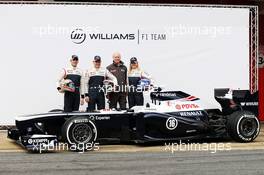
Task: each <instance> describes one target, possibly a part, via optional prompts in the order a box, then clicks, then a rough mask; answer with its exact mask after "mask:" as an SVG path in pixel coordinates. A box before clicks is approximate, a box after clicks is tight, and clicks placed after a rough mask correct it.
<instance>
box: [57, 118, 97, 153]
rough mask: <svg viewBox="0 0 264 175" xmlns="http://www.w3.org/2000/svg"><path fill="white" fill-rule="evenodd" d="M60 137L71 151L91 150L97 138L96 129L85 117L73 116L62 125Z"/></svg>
mask: <svg viewBox="0 0 264 175" xmlns="http://www.w3.org/2000/svg"><path fill="white" fill-rule="evenodd" d="M62 138H63V140H64V141H65V142H66V143H68V147H69V148H70V150H71V151H88V150H92V149H93V147H94V144H95V141H96V138H97V129H96V126H95V124H94V123H93V121H91V120H90V119H88V118H87V117H82V116H73V117H71V118H69V119H68V120H67V121H66V122H65V123H64V125H63V127H62Z"/></svg>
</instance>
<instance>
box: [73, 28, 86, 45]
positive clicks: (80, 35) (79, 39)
mask: <svg viewBox="0 0 264 175" xmlns="http://www.w3.org/2000/svg"><path fill="white" fill-rule="evenodd" d="M85 39H86V33H85V32H84V31H83V30H82V29H75V30H73V31H72V33H71V40H72V42H74V43H75V44H81V43H83V42H84V41H85Z"/></svg>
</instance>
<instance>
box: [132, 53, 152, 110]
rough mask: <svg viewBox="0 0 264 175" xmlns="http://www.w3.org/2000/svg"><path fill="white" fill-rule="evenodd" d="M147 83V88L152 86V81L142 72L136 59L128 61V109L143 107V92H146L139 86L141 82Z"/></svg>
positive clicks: (143, 87)
mask: <svg viewBox="0 0 264 175" xmlns="http://www.w3.org/2000/svg"><path fill="white" fill-rule="evenodd" d="M143 81H144V82H147V84H148V86H150V85H152V79H151V77H150V75H148V74H147V73H146V72H144V71H143V70H142V69H141V68H140V67H139V64H138V61H137V58H136V57H132V58H131V59H130V66H129V70H128V85H129V89H128V105H129V108H132V107H133V106H143V104H144V97H143V91H144V90H147V88H149V87H146V86H141V85H140V84H141V82H143Z"/></svg>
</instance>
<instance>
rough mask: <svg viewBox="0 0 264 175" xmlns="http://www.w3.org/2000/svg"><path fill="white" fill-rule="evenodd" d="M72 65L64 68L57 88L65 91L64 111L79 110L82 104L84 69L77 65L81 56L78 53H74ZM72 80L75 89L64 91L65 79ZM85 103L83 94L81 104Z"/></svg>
mask: <svg viewBox="0 0 264 175" xmlns="http://www.w3.org/2000/svg"><path fill="white" fill-rule="evenodd" d="M70 63H71V66H70V67H68V68H65V69H63V71H62V72H61V74H60V77H59V80H58V82H57V90H58V91H59V92H61V93H62V92H63V93H64V112H72V111H78V110H79V106H80V91H81V89H80V86H81V78H82V71H81V70H80V69H79V68H78V67H77V66H78V63H79V58H78V56H77V55H72V57H71V59H70ZM65 80H68V81H71V82H72V83H73V85H74V90H73V91H63V88H62V86H61V85H62V83H63V81H65ZM83 103H84V96H82V99H81V104H83Z"/></svg>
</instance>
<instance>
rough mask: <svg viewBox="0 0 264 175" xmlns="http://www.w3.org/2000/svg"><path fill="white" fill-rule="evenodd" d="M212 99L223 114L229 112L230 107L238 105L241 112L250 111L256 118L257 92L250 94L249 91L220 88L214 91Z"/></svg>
mask: <svg viewBox="0 0 264 175" xmlns="http://www.w3.org/2000/svg"><path fill="white" fill-rule="evenodd" d="M214 97H215V99H216V101H217V102H218V103H219V104H220V105H221V107H222V111H223V112H227V111H228V110H230V106H232V105H238V106H239V107H240V108H242V109H243V110H247V111H250V112H252V113H254V114H255V115H256V116H258V113H259V112H258V92H255V93H253V94H251V93H250V91H249V90H231V89H229V88H221V89H214Z"/></svg>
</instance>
